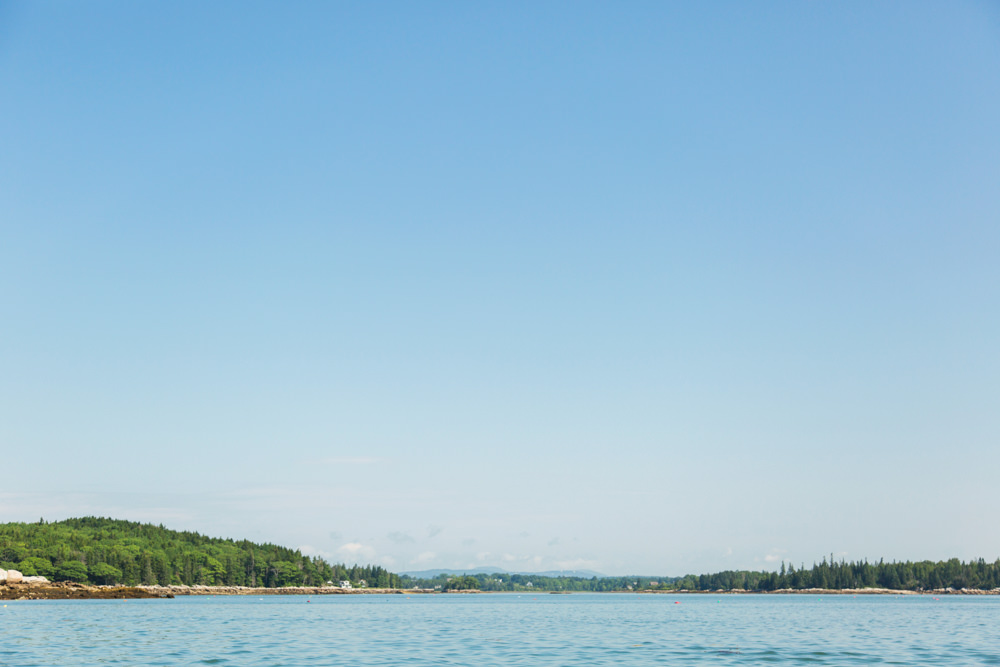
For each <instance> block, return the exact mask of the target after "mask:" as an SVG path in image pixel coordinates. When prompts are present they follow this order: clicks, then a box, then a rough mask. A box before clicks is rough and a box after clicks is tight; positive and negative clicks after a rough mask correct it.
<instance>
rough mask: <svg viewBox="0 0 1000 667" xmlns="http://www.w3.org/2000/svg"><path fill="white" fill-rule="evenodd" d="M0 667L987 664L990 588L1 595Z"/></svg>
mask: <svg viewBox="0 0 1000 667" xmlns="http://www.w3.org/2000/svg"><path fill="white" fill-rule="evenodd" d="M5 604H6V605H7V606H6V607H0V630H2V635H0V636H2V640H0V665H9V666H11V667H15V666H17V667H22V666H23V667H27V666H29V665H39V666H45V667H53V666H56V665H103V664H120V665H140V664H141V665H400V664H406V665H612V664H614V665H620V664H629V665H685V664H698V665H768V664H770V665H799V664H810V665H871V664H888V665H892V664H895V665H1000V598H997V597H943V598H941V599H939V600H938V599H934V598H933V597H930V596H905V597H901V596H859V597H853V596H816V595H790V596H774V595H770V596H765V595H760V596H758V595H725V596H709V595H686V596H681V595H676V596H667V595H624V594H623V595H615V594H573V595H548V594H544V593H539V594H536V595H516V594H483V595H412V596H406V595H331V596H313V597H305V596H264V597H255V596H218V597H179V598H176V599H173V600H86V601H76V600H73V601H55V600H47V601H24V600H22V601H13V602H10V601H8V602H6V603H5Z"/></svg>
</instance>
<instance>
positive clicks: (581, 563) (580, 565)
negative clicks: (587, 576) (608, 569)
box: [555, 558, 601, 570]
mask: <svg viewBox="0 0 1000 667" xmlns="http://www.w3.org/2000/svg"><path fill="white" fill-rule="evenodd" d="M555 566H556V569H557V570H596V569H598V568H599V567H600V566H601V564H600V562H598V561H596V560H587V559H586V558H573V559H571V560H557V561H556V562H555Z"/></svg>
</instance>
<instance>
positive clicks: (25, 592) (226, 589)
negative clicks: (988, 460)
mask: <svg viewBox="0 0 1000 667" xmlns="http://www.w3.org/2000/svg"><path fill="white" fill-rule="evenodd" d="M512 592H513V591H479V590H462V591H454V590H453V591H439V590H433V589H428V588H409V589H404V588H337V587H333V586H289V587H285V588H252V587H249V586H198V585H196V586H184V585H175V586H159V585H155V586H94V585H88V584H78V583H74V582H45V583H27V582H25V583H14V584H2V585H0V600H120V599H157V598H160V599H170V598H175V597H179V596H188V595H260V596H263V595H471V594H476V595H478V594H490V593H493V594H502V593H507V594H510V593H512ZM517 592H518V593H521V594H525V592H523V591H517ZM608 592H611V593H633V594H635V595H841V596H842V595H853V596H857V595H907V596H911V595H929V596H940V595H960V596H964V595H973V596H982V595H1000V589H992V590H982V589H970V588H963V589H951V588H941V589H935V590H927V591H911V590H894V589H890V588H844V589H831V588H805V589H791V588H784V589H779V590H774V591H749V590H739V589H737V590H728V591H727V590H715V591H696V590H683V589H682V590H676V591H663V590H639V591H608ZM535 593H539V594H542V593H546V594H548V593H551V594H571V593H581V594H583V593H589V591H535ZM529 594H530V592H529ZM599 594H600V593H599Z"/></svg>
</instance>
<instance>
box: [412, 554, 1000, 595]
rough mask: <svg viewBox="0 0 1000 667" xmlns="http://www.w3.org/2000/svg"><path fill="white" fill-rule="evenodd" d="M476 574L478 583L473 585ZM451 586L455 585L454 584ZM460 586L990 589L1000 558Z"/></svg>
mask: <svg viewBox="0 0 1000 667" xmlns="http://www.w3.org/2000/svg"><path fill="white" fill-rule="evenodd" d="M454 579H455V576H454V575H452V576H449V575H439V576H438V577H435V578H433V579H416V578H413V577H410V576H407V575H403V576H401V577H400V582H401V584H402V585H403V586H404V587H407V588H409V587H412V586H419V587H420V588H438V587H440V588H441V589H442V590H446V589H447V588H448V587H449V584H451V582H452V581H453V580H454ZM470 579H475V581H476V582H478V586H473V585H472V584H471V582H470V581H469V580H470ZM452 587H454V584H452ZM461 587H462V588H478V589H480V590H483V591H517V592H530V591H580V592H584V591H591V592H610V591H632V590H634V591H642V590H652V591H680V590H687V591H737V590H738V591H758V592H767V591H775V590H779V589H793V590H805V589H811V588H822V589H852V588H888V589H892V590H911V591H929V590H935V589H944V588H952V589H956V590H960V589H963V588H967V589H977V590H992V589H996V588H1000V560H997V561H994V562H992V563H987V562H986V561H984V560H982V559H980V560H976V561H969V562H963V561H960V560H958V559H957V558H953V559H951V560H947V561H939V562H933V561H919V562H909V561H905V562H892V563H886V562H884V561H879V562H877V563H869V562H868V561H866V560H862V561H857V562H847V561H844V560H841V561H839V562H837V561H835V560H834V559H833V557H832V556H831V557H830V560H827V559H826V558H824V559H823V560H822V562H820V563H819V564H813V566H812V567H810V568H806V567H805V566H801V567H799V568H798V569H796V568H795V567H794V566H792V565H785V564H782V566H781V569H780V570H778V571H775V572H768V571H759V572H758V571H752V570H733V571H725V572H717V573H715V574H701V575H692V574H689V575H686V576H683V577H648V576H643V577H638V576H630V577H593V578H590V579H586V578H582V577H546V576H541V575H533V574H508V573H503V572H497V573H494V574H474V575H464V577H463V580H462V584H461Z"/></svg>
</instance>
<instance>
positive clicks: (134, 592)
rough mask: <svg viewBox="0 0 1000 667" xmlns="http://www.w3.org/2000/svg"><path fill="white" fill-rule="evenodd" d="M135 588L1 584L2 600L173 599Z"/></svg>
mask: <svg viewBox="0 0 1000 667" xmlns="http://www.w3.org/2000/svg"><path fill="white" fill-rule="evenodd" d="M172 597H174V596H173V595H171V594H170V593H166V592H164V593H160V592H154V591H149V590H145V589H143V588H138V587H135V586H87V585H86V584H77V583H74V582H72V581H60V582H51V581H46V582H18V583H5V584H0V600H128V599H142V598H172Z"/></svg>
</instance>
